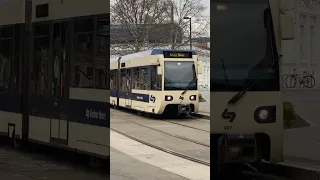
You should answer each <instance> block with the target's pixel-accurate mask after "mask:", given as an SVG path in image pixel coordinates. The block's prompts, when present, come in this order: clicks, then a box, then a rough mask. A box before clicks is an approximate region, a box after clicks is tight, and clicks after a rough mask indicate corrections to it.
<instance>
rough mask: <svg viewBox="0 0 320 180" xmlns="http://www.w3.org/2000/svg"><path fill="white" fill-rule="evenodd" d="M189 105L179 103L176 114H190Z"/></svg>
mask: <svg viewBox="0 0 320 180" xmlns="http://www.w3.org/2000/svg"><path fill="white" fill-rule="evenodd" d="M190 113H191V106H190V104H179V105H178V114H179V115H180V114H190Z"/></svg>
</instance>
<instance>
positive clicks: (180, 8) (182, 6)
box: [172, 0, 210, 48]
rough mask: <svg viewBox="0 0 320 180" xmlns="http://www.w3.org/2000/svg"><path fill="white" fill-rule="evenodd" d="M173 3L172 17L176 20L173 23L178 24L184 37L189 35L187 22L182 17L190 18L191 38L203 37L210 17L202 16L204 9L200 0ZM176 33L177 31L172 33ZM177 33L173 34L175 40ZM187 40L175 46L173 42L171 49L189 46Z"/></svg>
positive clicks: (176, 0) (180, 0)
mask: <svg viewBox="0 0 320 180" xmlns="http://www.w3.org/2000/svg"><path fill="white" fill-rule="evenodd" d="M173 3H174V7H175V8H174V13H175V15H174V17H175V18H176V20H175V22H176V23H177V24H178V27H180V28H182V30H183V31H184V32H185V33H184V35H185V37H188V36H189V34H190V28H189V23H190V22H189V20H187V19H184V17H189V18H191V21H192V30H191V31H192V32H191V36H192V37H193V38H197V37H199V36H202V35H204V33H205V32H206V30H207V29H208V27H209V26H210V17H209V16H205V15H204V14H203V12H204V10H205V9H206V7H205V6H204V5H203V4H201V0H175V1H173ZM174 32H177V31H174ZM177 35H178V34H177V33H175V34H174V36H175V38H174V39H175V40H177V39H178V38H177ZM189 43H190V42H189V40H187V41H185V42H183V43H182V44H177V42H176V41H175V42H174V44H173V46H172V47H173V48H179V47H181V46H185V45H187V44H189Z"/></svg>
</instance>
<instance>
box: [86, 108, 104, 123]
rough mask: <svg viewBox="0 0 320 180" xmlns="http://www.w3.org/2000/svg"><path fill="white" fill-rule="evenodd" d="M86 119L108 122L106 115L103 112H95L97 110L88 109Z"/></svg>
mask: <svg viewBox="0 0 320 180" xmlns="http://www.w3.org/2000/svg"><path fill="white" fill-rule="evenodd" d="M86 118H87V119H90V118H91V119H102V120H106V114H105V113H104V112H102V111H95V110H92V109H88V108H86Z"/></svg>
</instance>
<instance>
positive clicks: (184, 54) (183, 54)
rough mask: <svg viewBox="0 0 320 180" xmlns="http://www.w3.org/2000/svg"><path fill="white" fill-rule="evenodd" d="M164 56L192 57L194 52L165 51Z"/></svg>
mask: <svg viewBox="0 0 320 180" xmlns="http://www.w3.org/2000/svg"><path fill="white" fill-rule="evenodd" d="M163 56H164V58H192V52H191V51H190V52H178V51H171V52H170V51H164V52H163Z"/></svg>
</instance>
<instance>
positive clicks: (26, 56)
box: [22, 0, 32, 143]
mask: <svg viewBox="0 0 320 180" xmlns="http://www.w3.org/2000/svg"><path fill="white" fill-rule="evenodd" d="M31 38H32V0H25V25H24V48H23V49H24V52H23V59H22V65H23V66H22V67H23V68H22V72H23V76H22V78H23V79H22V119H23V121H22V141H23V143H27V141H28V138H29V83H30V78H29V77H30V72H29V62H30V60H31V50H32V46H31V45H30V44H31V42H32V41H31Z"/></svg>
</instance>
